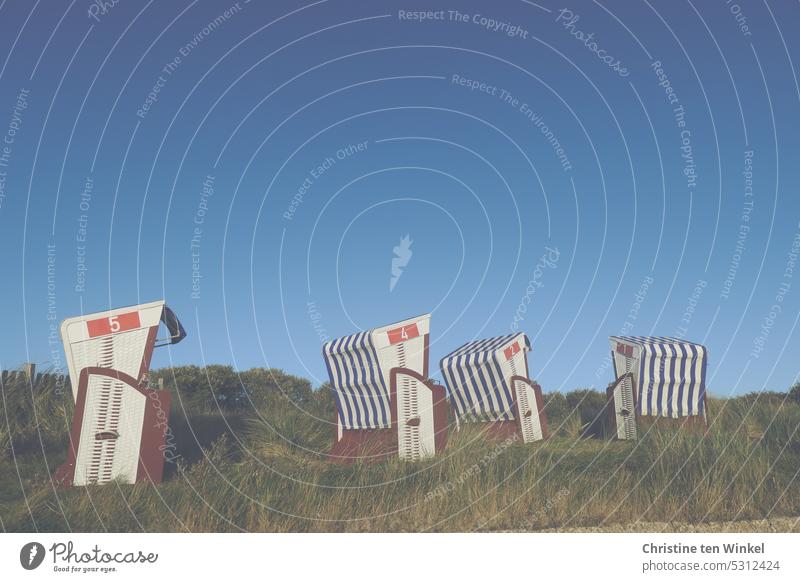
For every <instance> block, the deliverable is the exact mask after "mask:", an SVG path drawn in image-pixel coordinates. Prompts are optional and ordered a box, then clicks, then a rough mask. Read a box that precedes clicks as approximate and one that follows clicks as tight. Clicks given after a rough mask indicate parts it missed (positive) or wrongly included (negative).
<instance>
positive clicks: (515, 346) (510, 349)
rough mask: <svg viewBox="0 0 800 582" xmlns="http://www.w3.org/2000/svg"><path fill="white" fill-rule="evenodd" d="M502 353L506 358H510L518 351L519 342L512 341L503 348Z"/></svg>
mask: <svg viewBox="0 0 800 582" xmlns="http://www.w3.org/2000/svg"><path fill="white" fill-rule="evenodd" d="M503 353H504V354H505V355H506V360H510V359H511V358H513V357H514V356H516V355H517V354H518V353H519V342H514V343H513V344H511V345H510V346H508V347H507V348H506V349H504V350H503Z"/></svg>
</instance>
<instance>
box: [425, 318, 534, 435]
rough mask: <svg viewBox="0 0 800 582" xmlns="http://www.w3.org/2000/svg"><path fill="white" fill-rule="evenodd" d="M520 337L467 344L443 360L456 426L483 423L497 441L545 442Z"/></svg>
mask: <svg viewBox="0 0 800 582" xmlns="http://www.w3.org/2000/svg"><path fill="white" fill-rule="evenodd" d="M530 349H531V345H530V341H529V340H528V337H527V336H526V335H525V334H524V333H517V334H512V335H507V336H503V337H496V338H491V339H484V340H477V341H472V342H469V343H467V344H465V345H463V346H461V347H460V348H458V349H457V350H455V351H454V352H452V353H451V354H449V355H447V356H445V357H444V358H442V361H441V368H442V376H443V377H444V381H445V384H446V385H447V390H448V393H449V395H450V404H451V406H453V408H454V410H455V413H456V418H457V419H458V421H459V423H461V422H484V423H491V424H489V432H490V434H491V435H492V436H496V437H498V438H509V437H514V438H521V439H522V441H523V442H526V443H530V442H533V441H538V440H542V439H546V438H547V437H548V436H549V435H548V431H547V418H546V415H545V413H544V404H543V401H542V389H541V387H540V386H539V384H537V383H536V382H533V381H531V380H529V379H528V358H527V355H526V354H527V352H529V351H530Z"/></svg>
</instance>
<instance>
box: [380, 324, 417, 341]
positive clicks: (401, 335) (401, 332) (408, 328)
mask: <svg viewBox="0 0 800 582" xmlns="http://www.w3.org/2000/svg"><path fill="white" fill-rule="evenodd" d="M386 333H387V334H388V335H389V345H394V344H399V343H402V342H404V341H406V340H410V339H414V338H415V337H419V328H418V327H417V324H416V323H412V324H411V325H401V326H400V327H398V328H397V329H390V330H389V331H388V332H386Z"/></svg>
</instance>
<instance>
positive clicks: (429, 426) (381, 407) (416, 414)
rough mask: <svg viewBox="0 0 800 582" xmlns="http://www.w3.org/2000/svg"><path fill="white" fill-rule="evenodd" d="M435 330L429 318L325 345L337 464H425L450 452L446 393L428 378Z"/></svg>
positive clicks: (423, 316) (421, 318) (425, 316)
mask: <svg viewBox="0 0 800 582" xmlns="http://www.w3.org/2000/svg"><path fill="white" fill-rule="evenodd" d="M429 329H430V315H422V316H420V317H416V318H413V319H408V320H406V321H401V322H399V323H395V324H392V325H387V326H385V327H379V328H377V329H373V330H369V331H364V332H360V333H357V334H354V335H350V336H347V337H343V338H339V339H336V340H333V341H330V342H328V343H326V344H325V345H324V346H323V350H322V352H323V357H324V358H325V364H326V366H327V368H328V375H329V376H330V381H331V391H332V392H333V395H334V399H335V401H336V437H335V442H334V445H333V448H332V449H331V452H330V454H331V456H332V457H333V458H334V460H337V461H341V462H353V461H355V460H356V459H357V458H363V459H365V460H378V459H381V458H387V457H388V456H392V455H395V454H396V455H398V456H399V457H400V458H401V459H404V460H409V461H417V460H420V459H424V458H428V457H432V456H434V455H435V454H436V453H438V452H441V451H442V450H444V447H445V445H446V443H447V414H448V405H447V398H446V393H445V389H444V387H443V386H439V385H437V384H434V383H433V382H432V381H430V380H428V334H429Z"/></svg>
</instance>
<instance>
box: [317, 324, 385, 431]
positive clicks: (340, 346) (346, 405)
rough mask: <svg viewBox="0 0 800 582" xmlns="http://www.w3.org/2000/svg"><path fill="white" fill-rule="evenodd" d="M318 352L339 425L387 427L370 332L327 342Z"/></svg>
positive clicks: (383, 381)
mask: <svg viewBox="0 0 800 582" xmlns="http://www.w3.org/2000/svg"><path fill="white" fill-rule="evenodd" d="M322 352H323V355H324V356H325V365H326V366H327V367H328V376H329V377H330V379H331V388H332V390H333V394H334V396H335V400H336V407H337V409H338V411H339V419H340V422H341V425H342V428H344V429H368V428H389V427H390V426H391V412H390V411H391V409H390V407H389V391H388V389H387V387H386V381H385V379H384V377H383V375H382V374H381V369H380V365H379V363H378V353H377V351H376V348H375V345H374V344H373V338H372V333H371V332H369V331H364V332H360V333H356V334H353V335H349V336H347V337H343V338H339V339H336V340H333V341H330V342H328V343H326V344H325V345H324V346H323V348H322Z"/></svg>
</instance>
